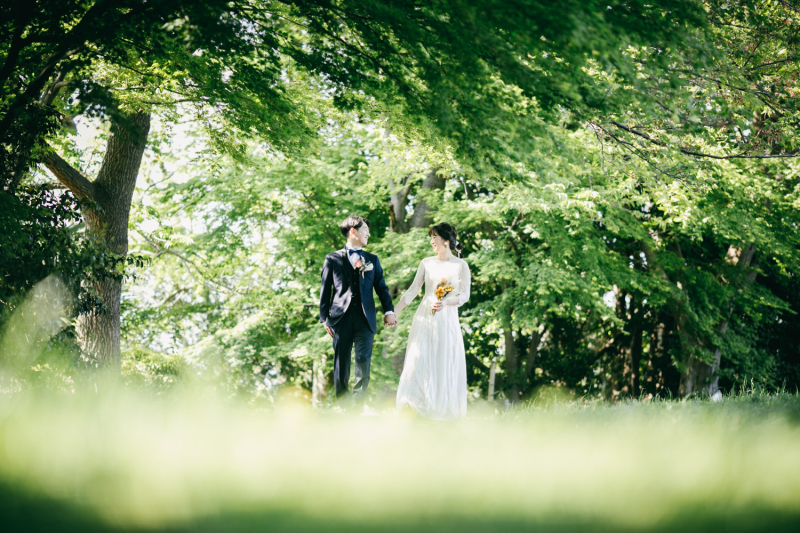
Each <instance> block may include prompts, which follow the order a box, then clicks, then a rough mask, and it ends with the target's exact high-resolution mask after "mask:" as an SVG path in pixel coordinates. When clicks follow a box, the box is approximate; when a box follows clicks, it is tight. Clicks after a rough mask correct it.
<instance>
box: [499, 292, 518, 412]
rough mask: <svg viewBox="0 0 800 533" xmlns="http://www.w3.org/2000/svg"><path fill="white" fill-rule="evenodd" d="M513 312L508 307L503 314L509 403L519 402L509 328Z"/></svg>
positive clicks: (511, 337)
mask: <svg viewBox="0 0 800 533" xmlns="http://www.w3.org/2000/svg"><path fill="white" fill-rule="evenodd" d="M513 312H514V309H513V308H512V307H508V308H507V309H506V310H505V311H504V312H503V319H502V320H503V340H504V345H505V353H506V379H507V380H508V389H507V391H508V399H509V401H510V402H511V403H516V402H518V401H519V384H518V383H517V369H518V366H519V363H518V360H517V359H518V358H517V345H516V343H515V342H514V330H513V329H512V328H511V315H512V313H513Z"/></svg>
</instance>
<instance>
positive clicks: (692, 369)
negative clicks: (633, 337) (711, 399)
mask: <svg viewBox="0 0 800 533" xmlns="http://www.w3.org/2000/svg"><path fill="white" fill-rule="evenodd" d="M755 253H756V248H755V246H754V245H753V244H749V245H747V246H745V247H744V248H743V249H740V248H736V247H734V246H731V247H730V248H729V249H728V260H729V262H730V263H733V264H734V265H736V266H738V267H739V269H740V270H741V271H742V272H743V271H745V270H748V269H750V263H751V262H752V261H753V257H754V256H755ZM756 275H757V274H756V270H755V268H753V269H750V272H749V273H748V274H747V276H745V280H746V281H747V282H748V283H752V282H753V281H755V279H756ZM732 311H733V307H731V309H730V312H732ZM717 331H718V334H719V335H720V336H723V335H725V333H727V331H728V319H725V320H723V321H722V322H720V324H719V326H718V330H717ZM721 361H722V350H721V349H720V347H719V346H715V347H714V350H713V361H712V363H711V364H710V365H709V364H708V363H706V362H705V361H702V360H700V359H697V358H695V357H692V356H689V357H688V359H687V361H686V372H685V373H684V374H683V375H682V376H681V384H680V389H679V392H680V394H682V395H689V394H692V393H698V392H705V393H706V394H708V395H709V396H710V395H712V394H714V393H716V392H717V391H718V390H719V375H718V372H719V367H720V362H721Z"/></svg>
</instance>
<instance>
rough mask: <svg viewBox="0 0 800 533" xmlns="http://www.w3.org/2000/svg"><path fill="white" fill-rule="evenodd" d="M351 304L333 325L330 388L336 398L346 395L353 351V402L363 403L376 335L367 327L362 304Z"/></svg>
mask: <svg viewBox="0 0 800 533" xmlns="http://www.w3.org/2000/svg"><path fill="white" fill-rule="evenodd" d="M354 304H356V302H351V305H350V306H349V307H348V309H347V311H345V313H344V316H342V318H341V319H340V320H339V322H337V323H336V325H335V326H333V327H332V328H331V329H332V330H333V353H334V359H333V386H334V389H335V391H336V398H337V399H338V398H340V397H341V396H343V395H345V394H347V386H348V382H349V380H350V362H351V353H352V351H353V348H355V352H356V368H355V378H356V382H355V384H354V385H353V400H354V401H363V400H364V397H365V395H366V392H367V385H369V365H370V361H371V359H372V340H373V338H374V337H375V334H374V333H373V332H372V330H371V329H370V327H369V323H368V322H367V319H366V317H365V316H364V311H363V310H362V309H361V304H360V303H358V304H356V305H354Z"/></svg>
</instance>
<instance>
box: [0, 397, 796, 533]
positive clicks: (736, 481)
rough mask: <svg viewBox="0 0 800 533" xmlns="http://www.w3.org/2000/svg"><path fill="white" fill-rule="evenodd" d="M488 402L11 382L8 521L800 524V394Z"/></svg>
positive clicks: (4, 473) (772, 527)
mask: <svg viewBox="0 0 800 533" xmlns="http://www.w3.org/2000/svg"><path fill="white" fill-rule="evenodd" d="M490 414H491V411H490V410H487V411H486V412H482V411H481V410H480V409H479V408H477V409H476V408H473V415H474V418H471V419H467V420H463V421H460V422H458V423H453V424H441V423H428V422H425V421H420V420H414V419H405V418H402V417H397V416H393V415H384V416H378V417H362V416H353V415H337V414H334V413H330V412H329V413H327V414H324V413H323V414H315V413H314V412H312V411H311V410H310V409H308V410H300V409H297V410H294V409H293V410H288V411H286V412H254V411H253V410H251V409H248V408H243V407H239V408H236V407H232V406H229V405H226V406H223V405H221V404H219V403H217V402H214V401H211V400H210V399H209V398H205V399H204V400H203V399H200V398H198V397H188V396H187V397H182V398H176V397H173V398H170V399H163V398H162V399H157V398H154V397H147V396H144V395H142V394H141V393H136V394H132V393H117V394H110V393H108V394H98V395H93V396H78V397H68V398H65V397H63V396H60V397H52V396H47V397H43V396H41V395H38V396H27V397H24V398H15V401H13V402H12V401H11V400H10V399H9V398H8V397H5V398H4V399H3V402H2V423H1V425H0V432H1V433H2V435H0V443H1V444H0V487H1V488H0V492H2V494H0V516H2V518H1V519H0V520H2V522H3V523H4V524H3V527H2V529H3V530H4V531H11V530H14V531H37V530H38V531H45V530H47V531H144V530H147V531H156V530H157V531H251V530H252V531H345V530H352V529H360V530H366V531H409V530H412V529H413V530H417V531H449V530H452V531H526V530H531V529H534V528H535V529H539V530H543V531H705V530H714V531H798V527H800V428H798V421H800V401H798V398H797V396H794V395H785V394H784V395H773V396H763V397H762V396H758V395H755V396H752V397H747V396H743V397H737V398H730V399H726V400H723V401H722V402H719V403H716V404H712V403H708V402H700V401H693V402H659V403H649V404H647V403H646V404H642V403H638V402H637V403H630V404H621V405H617V406H614V407H608V406H600V405H594V406H593V405H583V406H581V405H579V404H573V405H562V406H556V407H550V408H547V409H544V408H542V409H537V408H528V409H523V410H519V411H514V412H506V413H505V416H497V415H494V416H489V415H490ZM484 415H485V416H484Z"/></svg>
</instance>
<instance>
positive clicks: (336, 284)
mask: <svg viewBox="0 0 800 533" xmlns="http://www.w3.org/2000/svg"><path fill="white" fill-rule="evenodd" d="M361 256H362V257H363V258H364V263H367V262H369V263H372V264H373V265H374V267H373V269H372V270H370V271H368V272H365V273H364V277H363V278H361V283H360V286H361V311H362V312H363V313H364V316H365V317H366V319H367V322H368V323H369V327H370V329H371V330H372V332H373V333H377V332H378V325H377V324H376V322H375V299H374V298H373V297H372V289H373V288H374V289H375V292H376V293H377V295H378V298H379V299H380V301H381V307H383V312H384V313H386V312H387V311H394V306H393V305H392V297H391V296H389V288H388V287H387V286H386V281H385V280H384V279H383V268H381V262H380V261H378V256H377V255H373V254H371V253H368V252H365V251H364V250H361ZM359 277H360V275H359ZM352 285H355V284H354V283H353V266H352V265H351V264H350V260H349V259H348V258H347V251H346V250H345V249H342V250H339V251H337V252H333V253H332V254H328V256H327V257H326V258H325V262H324V263H323V264H322V287H321V288H320V291H319V320H320V322H322V323H323V324H325V325H327V326H328V327H333V326H335V325H336V323H337V322H339V319H340V318H342V316H343V315H344V313H345V311H347V308H348V307H349V306H350V300H351V299H352V297H353V292H352V289H353V287H352Z"/></svg>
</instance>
